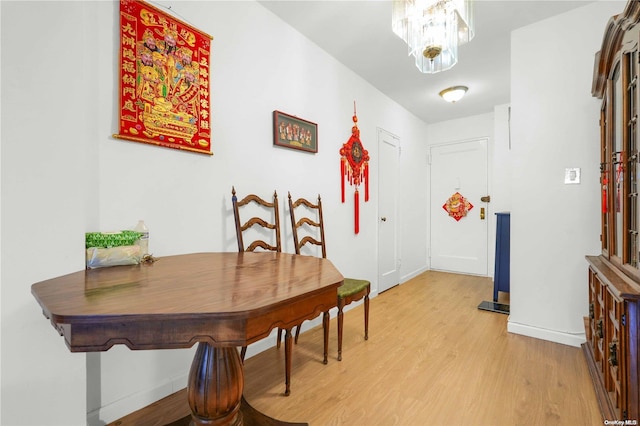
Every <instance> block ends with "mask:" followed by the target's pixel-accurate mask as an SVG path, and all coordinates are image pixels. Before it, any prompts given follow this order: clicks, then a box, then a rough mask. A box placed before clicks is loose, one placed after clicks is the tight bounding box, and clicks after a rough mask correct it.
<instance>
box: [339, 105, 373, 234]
mask: <svg viewBox="0 0 640 426" xmlns="http://www.w3.org/2000/svg"><path fill="white" fill-rule="evenodd" d="M345 180H348V181H349V184H350V185H353V186H355V187H356V190H355V193H354V194H353V195H354V197H353V203H354V231H355V233H356V234H357V233H359V232H360V194H359V192H358V187H359V186H360V184H361V183H362V182H364V201H365V202H367V201H369V151H367V150H366V149H364V147H363V146H362V142H360V129H358V116H357V115H356V105H355V102H354V103H353V127H352V128H351V137H350V138H349V140H348V141H347V143H345V144H344V145H342V148H340V184H341V187H342V202H343V203H344V187H345Z"/></svg>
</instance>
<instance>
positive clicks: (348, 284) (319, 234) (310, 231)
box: [288, 193, 371, 364]
mask: <svg viewBox="0 0 640 426" xmlns="http://www.w3.org/2000/svg"><path fill="white" fill-rule="evenodd" d="M288 195H289V215H290V216H291V229H292V231H293V243H294V245H295V249H296V254H301V251H302V248H303V247H304V246H305V245H306V244H310V245H316V246H319V247H320V248H321V250H322V257H323V258H326V257H327V247H326V243H325V239H324V221H323V218H322V200H321V199H320V195H318V203H317V204H313V203H312V202H310V201H308V200H306V199H304V198H298V199H297V200H296V201H293V200H292V198H291V193H289V194H288ZM303 209H304V211H305V213H304V214H303V213H302V212H303ZM296 211H297V212H298V215H296ZM296 218H297V219H296ZM370 291H371V283H370V282H369V281H367V280H360V279H354V278H345V279H344V282H343V284H342V285H341V286H340V287H338V300H337V306H338V361H342V330H343V323H344V313H343V312H342V311H343V309H344V307H345V306H347V305H348V304H349V303H351V302H355V301H357V300H360V299H362V298H364V339H365V340H368V339H369V293H370ZM322 325H323V327H324V334H325V337H324V363H325V364H326V363H327V352H328V350H327V347H328V340H329V312H324V313H323V317H322ZM299 333H300V326H298V329H297V330H296V342H297V341H298V335H299Z"/></svg>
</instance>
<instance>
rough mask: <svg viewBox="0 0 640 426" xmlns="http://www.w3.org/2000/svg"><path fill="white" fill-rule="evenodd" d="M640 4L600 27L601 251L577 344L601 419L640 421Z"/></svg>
mask: <svg viewBox="0 0 640 426" xmlns="http://www.w3.org/2000/svg"><path fill="white" fill-rule="evenodd" d="M639 22H640V2H639V1H638V0H631V1H629V2H628V3H627V5H626V7H625V9H624V11H622V12H621V13H620V14H619V15H616V16H613V17H612V18H611V19H610V20H609V22H608V24H607V27H606V30H605V33H604V37H603V40H602V48H601V50H600V51H599V52H598V53H596V58H595V68H594V75H593V86H592V94H593V96H595V97H597V98H599V99H601V100H602V108H601V110H600V158H601V160H600V193H601V198H602V202H601V206H600V210H601V219H602V220H601V222H602V223H601V231H600V232H601V234H600V239H601V241H602V253H601V254H600V255H599V256H587V262H588V264H589V317H588V318H585V328H586V337H587V342H586V343H584V344H583V345H582V348H583V350H584V353H585V356H586V359H587V363H588V365H589V370H590V373H591V377H592V379H593V383H594V387H595V390H596V395H597V397H598V402H599V404H600V409H601V411H602V415H603V417H604V419H605V420H623V421H624V420H629V421H630V422H629V424H636V423H634V422H633V421H634V420H635V421H637V420H639V419H640V393H639V392H640V362H639V358H638V356H639V349H640V336H639V335H638V329H639V328H640V309H639V308H640V258H639V257H640V197H639V196H638V193H639V192H640V187H639V185H638V179H639V178H640V153H639V148H640V143H639V140H640V135H639V134H638V131H639V130H638V105H639V104H640V90H638V89H639V82H638V71H639V68H640V65H639V61H640V55H639V52H638V44H639V42H640V25H638V23H639Z"/></svg>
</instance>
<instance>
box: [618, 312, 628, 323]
mask: <svg viewBox="0 0 640 426" xmlns="http://www.w3.org/2000/svg"><path fill="white" fill-rule="evenodd" d="M620 322H622V325H627V315H626V314H622V318H620Z"/></svg>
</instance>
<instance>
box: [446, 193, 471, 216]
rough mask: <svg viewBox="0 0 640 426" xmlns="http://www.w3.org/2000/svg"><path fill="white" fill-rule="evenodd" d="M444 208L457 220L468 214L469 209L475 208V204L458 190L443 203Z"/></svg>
mask: <svg viewBox="0 0 640 426" xmlns="http://www.w3.org/2000/svg"><path fill="white" fill-rule="evenodd" d="M442 208H443V209H445V210H446V212H447V213H449V216H451V217H452V218H454V219H455V220H456V222H457V221H459V220H460V219H462V218H463V217H465V216H466V215H467V213H468V212H469V210H471V209H472V208H473V204H471V203H470V202H469V201H467V199H466V198H464V197H463V196H462V194H460V193H459V192H456V193H455V194H453V195H452V196H451V197H449V199H448V200H447V202H446V203H444V204H443V205H442Z"/></svg>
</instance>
